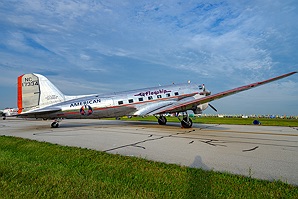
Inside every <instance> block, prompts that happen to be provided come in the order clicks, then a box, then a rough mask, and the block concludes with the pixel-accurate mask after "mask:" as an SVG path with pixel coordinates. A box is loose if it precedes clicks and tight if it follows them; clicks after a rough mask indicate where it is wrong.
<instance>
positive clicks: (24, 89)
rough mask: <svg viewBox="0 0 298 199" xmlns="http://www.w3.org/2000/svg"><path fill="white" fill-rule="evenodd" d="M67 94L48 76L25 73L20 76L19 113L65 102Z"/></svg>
mask: <svg viewBox="0 0 298 199" xmlns="http://www.w3.org/2000/svg"><path fill="white" fill-rule="evenodd" d="M64 100H65V96H64V95H63V93H62V92H61V91H60V90H59V89H58V88H57V87H56V86H54V85H53V84H52V83H51V82H50V81H49V80H48V79H47V78H46V77H44V76H42V75H40V74H35V73H31V74H24V75H21V76H19V77H18V109H19V111H18V113H21V112H26V111H28V110H31V109H35V108H42V107H45V106H48V105H51V104H56V103H59V102H63V101H64Z"/></svg>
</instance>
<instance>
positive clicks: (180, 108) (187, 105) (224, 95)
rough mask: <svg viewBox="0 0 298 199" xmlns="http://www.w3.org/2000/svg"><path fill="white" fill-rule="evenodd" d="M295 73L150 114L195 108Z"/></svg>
mask: <svg viewBox="0 0 298 199" xmlns="http://www.w3.org/2000/svg"><path fill="white" fill-rule="evenodd" d="M295 73H297V72H291V73H287V74H284V75H280V76H277V77H274V78H271V79H267V80H265V81H261V82H256V83H252V84H248V85H245V86H241V87H238V88H234V89H231V90H228V91H224V92H220V93H217V94H213V95H209V96H206V97H203V98H199V99H193V98H192V99H191V98H190V100H188V101H187V100H186V101H185V100H184V101H183V102H180V101H178V102H176V103H173V104H172V105H169V106H167V107H163V108H161V109H159V110H155V111H154V112H151V113H150V114H164V113H173V112H181V111H186V110H190V109H193V108H195V107H196V106H198V105H200V104H204V103H207V102H211V101H213V100H216V99H220V98H223V97H226V96H229V95H233V94H236V93H239V92H242V91H245V90H249V89H252V88H255V87H257V86H261V85H264V84H267V83H269V82H273V81H276V80H279V79H282V78H285V77H288V76H290V75H293V74H295Z"/></svg>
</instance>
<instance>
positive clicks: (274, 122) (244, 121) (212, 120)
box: [121, 116, 298, 127]
mask: <svg viewBox="0 0 298 199" xmlns="http://www.w3.org/2000/svg"><path fill="white" fill-rule="evenodd" d="M121 120H137V121H157V119H156V118H155V117H154V116H147V117H132V118H125V117H123V118H121ZM167 120H168V122H179V120H178V118H176V117H167ZM192 120H193V122H194V123H201V124H236V125H253V121H254V120H259V121H260V122H261V125H264V126H289V127H297V126H298V120H297V119H281V118H274V119H270V118H257V119H256V118H228V117H225V118H219V117H194V118H192Z"/></svg>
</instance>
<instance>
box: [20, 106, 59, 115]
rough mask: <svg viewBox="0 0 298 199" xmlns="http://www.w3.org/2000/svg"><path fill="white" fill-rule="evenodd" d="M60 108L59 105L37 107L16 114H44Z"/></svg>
mask: <svg viewBox="0 0 298 199" xmlns="http://www.w3.org/2000/svg"><path fill="white" fill-rule="evenodd" d="M61 110H62V109H61V108H60V107H44V108H39V109H33V110H30V111H27V112H22V113H20V114H18V115H17V116H19V117H22V116H30V115H45V114H51V113H55V112H58V111H61Z"/></svg>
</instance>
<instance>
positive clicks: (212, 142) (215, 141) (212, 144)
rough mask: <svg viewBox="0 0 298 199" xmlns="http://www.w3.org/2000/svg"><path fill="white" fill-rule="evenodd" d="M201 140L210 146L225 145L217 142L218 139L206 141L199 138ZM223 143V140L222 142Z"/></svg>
mask: <svg viewBox="0 0 298 199" xmlns="http://www.w3.org/2000/svg"><path fill="white" fill-rule="evenodd" d="M201 142H203V143H205V144H209V145H211V146H223V147H227V145H223V144H219V143H220V142H219V140H212V139H211V140H207V141H203V140H201ZM222 143H224V142H222Z"/></svg>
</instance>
